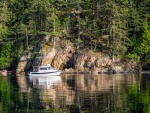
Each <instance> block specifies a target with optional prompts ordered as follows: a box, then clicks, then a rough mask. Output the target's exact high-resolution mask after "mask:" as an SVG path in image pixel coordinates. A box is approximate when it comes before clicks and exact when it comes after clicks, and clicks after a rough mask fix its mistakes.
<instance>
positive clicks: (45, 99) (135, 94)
mask: <svg viewBox="0 0 150 113" xmlns="http://www.w3.org/2000/svg"><path fill="white" fill-rule="evenodd" d="M0 113H150V75H132V74H129V75H81V74H79V75H61V76H53V77H33V78H29V77H28V76H9V77H0Z"/></svg>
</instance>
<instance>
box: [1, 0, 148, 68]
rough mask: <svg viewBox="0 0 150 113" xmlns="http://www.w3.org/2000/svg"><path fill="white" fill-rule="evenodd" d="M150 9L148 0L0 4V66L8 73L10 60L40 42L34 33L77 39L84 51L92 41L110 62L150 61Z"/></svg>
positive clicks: (15, 1) (14, 0)
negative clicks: (125, 58) (113, 59)
mask: <svg viewBox="0 0 150 113" xmlns="http://www.w3.org/2000/svg"><path fill="white" fill-rule="evenodd" d="M148 4H149V0H143V1H139V0H130V1H128V0H105V1H103V0H99V1H96V0H94V1H90V0H84V1H83V0H74V1H63V0H57V1H55V0H42V1H40V0H24V1H19V0H11V1H5V0H4V1H0V52H1V53H0V54H1V57H0V59H1V61H0V62H1V63H0V64H1V66H2V68H6V67H8V66H9V65H10V63H12V62H13V59H12V55H14V56H13V57H15V59H17V58H18V55H19V54H21V53H20V51H24V50H26V49H28V50H29V47H30V46H33V45H35V43H36V42H35V40H40V38H39V37H37V34H38V35H39V34H42V35H43V34H45V35H47V34H48V35H50V36H57V37H61V39H63V38H67V39H70V40H71V41H73V42H76V40H78V41H81V42H83V43H84V46H89V45H90V46H91V45H92V44H93V42H92V41H93V40H94V41H95V44H97V45H95V49H97V48H96V46H97V47H99V46H103V49H99V51H103V52H105V51H106V52H108V51H109V53H110V55H111V56H112V57H113V56H117V57H123V56H125V55H127V54H128V56H129V57H130V58H133V59H135V60H137V59H138V58H140V59H139V60H140V61H149V60H150V55H149V54H148V53H149V52H150V47H149V42H150V38H149V37H150V32H149V31H150V28H149V20H150V16H149V10H150V7H149V5H148ZM9 43H10V44H9ZM7 45H8V47H6V46H7ZM78 46H79V44H78ZM4 47H5V48H4ZM7 49H8V50H7ZM5 52H6V53H5ZM9 52H10V53H9ZM4 53H5V54H4ZM6 54H7V55H6ZM9 58H10V59H9ZM8 59H9V60H10V61H8ZM5 61H7V62H5ZM4 62H5V63H4Z"/></svg>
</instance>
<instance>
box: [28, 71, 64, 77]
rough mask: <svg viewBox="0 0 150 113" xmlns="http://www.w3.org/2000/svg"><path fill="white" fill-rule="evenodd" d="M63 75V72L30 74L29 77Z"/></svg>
mask: <svg viewBox="0 0 150 113" xmlns="http://www.w3.org/2000/svg"><path fill="white" fill-rule="evenodd" d="M60 74H61V71H54V72H51V71H50V72H30V73H29V76H58V75H60Z"/></svg>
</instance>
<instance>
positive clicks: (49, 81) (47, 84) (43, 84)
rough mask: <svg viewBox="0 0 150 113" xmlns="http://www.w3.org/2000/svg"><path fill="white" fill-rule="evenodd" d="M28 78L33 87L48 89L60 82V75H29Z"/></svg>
mask: <svg viewBox="0 0 150 113" xmlns="http://www.w3.org/2000/svg"><path fill="white" fill-rule="evenodd" d="M29 79H30V83H31V84H32V85H33V88H42V89H50V88H51V86H56V85H59V84H60V83H61V77H60V76H30V77H29Z"/></svg>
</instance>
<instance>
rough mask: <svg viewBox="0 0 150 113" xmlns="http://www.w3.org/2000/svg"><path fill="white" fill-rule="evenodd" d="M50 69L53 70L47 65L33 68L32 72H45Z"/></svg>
mask: <svg viewBox="0 0 150 113" xmlns="http://www.w3.org/2000/svg"><path fill="white" fill-rule="evenodd" d="M51 69H54V68H53V67H52V66H51V65H47V66H34V67H33V72H39V71H46V70H51Z"/></svg>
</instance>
